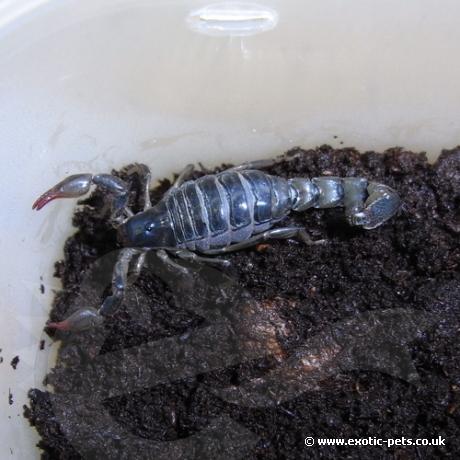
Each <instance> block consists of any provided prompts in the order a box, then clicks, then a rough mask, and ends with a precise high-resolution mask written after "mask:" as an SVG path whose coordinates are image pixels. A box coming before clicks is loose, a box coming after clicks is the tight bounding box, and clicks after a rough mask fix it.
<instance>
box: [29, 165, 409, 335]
mask: <svg viewBox="0 0 460 460" xmlns="http://www.w3.org/2000/svg"><path fill="white" fill-rule="evenodd" d="M277 161H280V160H279V159H272V160H257V161H253V162H247V163H244V164H242V165H239V166H234V167H231V168H229V169H226V170H224V171H222V172H219V173H216V174H207V175H204V176H202V177H200V178H198V179H196V180H187V179H188V178H189V177H190V176H191V174H192V172H193V170H194V166H193V165H191V164H190V165H187V166H186V167H185V169H184V170H183V171H182V172H181V173H180V174H179V175H178V177H177V179H176V180H175V182H174V183H173V184H172V186H171V187H170V188H169V190H168V191H167V192H166V193H165V194H164V195H163V197H162V198H161V200H160V201H159V202H158V203H157V204H155V205H153V206H152V204H151V201H150V194H149V190H150V180H151V172H150V169H149V168H148V166H146V165H144V164H139V163H136V164H134V165H133V166H131V168H130V169H129V170H128V171H127V172H128V176H129V175H132V174H137V175H138V177H139V181H140V184H141V197H142V199H141V204H142V202H143V210H142V211H141V212H139V213H137V214H134V213H133V211H132V210H131V208H130V207H129V205H128V201H129V196H130V194H129V192H130V186H129V184H128V182H126V181H124V180H122V179H121V178H119V177H116V176H114V175H111V174H97V175H93V174H75V175H71V176H69V177H67V178H66V179H64V180H63V181H61V182H59V183H58V184H57V185H55V186H54V187H52V188H51V189H50V190H48V191H47V192H45V193H44V194H43V195H41V196H40V197H39V198H38V199H37V200H36V201H35V203H34V204H33V206H32V209H36V210H40V209H41V208H43V206H45V205H46V204H47V203H49V202H50V201H51V200H54V199H56V198H75V197H79V196H82V195H84V194H86V193H88V192H89V190H90V188H91V185H94V186H96V187H99V188H100V189H101V190H102V191H103V192H104V193H106V194H108V195H109V198H110V204H111V217H110V219H111V221H110V223H111V224H112V225H113V227H114V228H116V230H117V240H118V242H119V244H120V246H121V248H122V249H121V251H120V253H119V255H118V258H117V261H116V263H115V266H114V269H113V274H112V284H111V294H110V295H108V296H107V297H105V299H104V300H103V302H102V305H101V306H100V308H98V309H96V308H93V307H88V308H81V309H78V310H77V311H75V312H74V313H73V314H71V315H70V316H69V317H68V318H67V319H64V320H63V321H60V322H49V323H48V324H47V326H48V327H49V328H52V329H58V330H65V331H82V330H86V329H90V328H92V327H95V326H97V325H100V324H102V323H103V320H104V317H106V316H108V315H112V314H113V313H114V312H115V311H116V310H117V308H118V307H119V306H120V304H121V303H122V301H123V298H124V293H125V290H126V287H127V282H128V272H129V271H130V270H129V268H130V264H133V265H134V268H132V269H131V271H130V273H129V275H130V276H131V275H132V274H133V273H134V275H138V274H139V273H140V271H141V269H142V266H143V264H144V261H145V256H146V254H147V252H148V251H151V250H155V251H156V253H157V256H158V257H159V258H160V260H162V261H163V262H164V263H166V264H168V265H169V266H170V267H172V268H173V269H177V270H181V269H182V268H183V267H182V266H181V265H180V264H177V263H176V262H174V258H179V259H182V260H189V261H196V262H202V263H209V264H215V265H220V266H228V265H229V261H228V260H226V259H220V258H217V257H208V256H215V255H219V254H226V253H229V252H232V251H237V250H241V249H244V248H248V247H250V246H253V245H257V244H259V243H261V242H263V241H266V240H268V239H288V238H296V239H298V240H300V241H302V242H304V243H305V244H317V243H322V242H324V240H317V241H313V240H312V239H311V238H310V236H309V235H308V233H307V231H306V230H305V228H302V227H293V226H290V227H279V226H277V227H274V226H275V224H277V223H279V222H280V221H282V220H283V219H284V218H285V217H286V216H287V215H288V214H289V213H290V212H291V211H297V212H302V211H305V210H307V209H308V208H321V209H323V208H332V207H337V206H340V207H344V209H345V217H346V219H347V221H348V223H349V224H350V225H353V226H359V227H362V228H364V229H374V228H376V227H378V226H380V225H382V224H383V223H384V222H385V221H387V220H388V219H390V218H391V217H392V216H393V215H394V214H395V213H396V212H397V210H398V209H399V207H400V198H399V195H398V193H397V192H396V191H395V190H394V189H392V188H391V187H389V186H387V185H384V184H381V183H378V182H373V181H368V180H367V179H366V178H363V177H335V176H322V177H315V178H312V179H308V178H305V177H294V178H290V179H285V178H282V177H279V176H274V175H270V174H267V173H265V172H263V171H262V169H264V168H266V167H269V166H271V165H273V164H275V163H276V162H277ZM273 227H274V228H273ZM170 256H173V257H172V258H171V257H170Z"/></svg>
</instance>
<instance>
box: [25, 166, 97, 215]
mask: <svg viewBox="0 0 460 460" xmlns="http://www.w3.org/2000/svg"><path fill="white" fill-rule="evenodd" d="M92 177H93V176H92V174H74V175H72V176H69V177H67V178H66V179H64V180H63V181H61V182H59V184H56V185H55V186H54V187H53V188H51V189H49V190H48V191H47V192H45V193H44V194H43V195H41V196H40V197H39V198H38V199H37V200H36V201H35V203H34V204H33V205H32V209H36V210H37V211H39V210H40V209H41V208H43V206H45V205H46V204H47V203H49V202H50V201H52V200H54V199H56V198H75V197H78V196H82V195H84V194H85V193H87V192H88V191H89V189H90V186H91V180H92Z"/></svg>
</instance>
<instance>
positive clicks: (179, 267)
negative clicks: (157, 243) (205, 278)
mask: <svg viewBox="0 0 460 460" xmlns="http://www.w3.org/2000/svg"><path fill="white" fill-rule="evenodd" d="M156 254H157V256H158V258H159V259H160V260H161V261H162V262H163V263H165V264H166V265H167V266H168V267H169V268H172V269H173V271H175V272H179V273H181V274H182V275H188V274H189V273H190V271H189V269H188V268H186V267H183V266H182V265H179V264H177V263H176V262H174V260H172V259H171V257H169V255H168V253H167V252H166V250H165V249H159V250H158V251H157V253H156Z"/></svg>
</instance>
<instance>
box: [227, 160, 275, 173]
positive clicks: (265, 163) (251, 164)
mask: <svg viewBox="0 0 460 460" xmlns="http://www.w3.org/2000/svg"><path fill="white" fill-rule="evenodd" d="M281 161H283V159H282V158H269V159H264V160H255V161H248V162H246V163H242V164H240V165H237V166H232V167H231V168H228V169H226V171H244V170H246V169H264V168H268V167H270V166H273V165H275V164H276V163H280V162H281Z"/></svg>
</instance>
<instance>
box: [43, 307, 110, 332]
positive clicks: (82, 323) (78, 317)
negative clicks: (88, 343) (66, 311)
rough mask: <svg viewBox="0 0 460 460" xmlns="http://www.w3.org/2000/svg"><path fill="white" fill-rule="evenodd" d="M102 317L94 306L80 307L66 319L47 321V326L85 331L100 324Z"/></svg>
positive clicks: (63, 329) (61, 329) (60, 329)
mask: <svg viewBox="0 0 460 460" xmlns="http://www.w3.org/2000/svg"><path fill="white" fill-rule="evenodd" d="M103 320H104V318H103V317H102V316H101V315H100V314H99V313H98V311H97V310H96V309H94V308H80V309H79V310H77V311H75V312H74V313H72V314H71V315H70V316H69V317H68V318H67V319H65V320H63V321H59V322H48V323H47V324H46V326H47V327H49V328H51V329H57V330H59V331H85V330H87V329H92V328H93V327H96V326H98V325H100V324H102V322H103Z"/></svg>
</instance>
